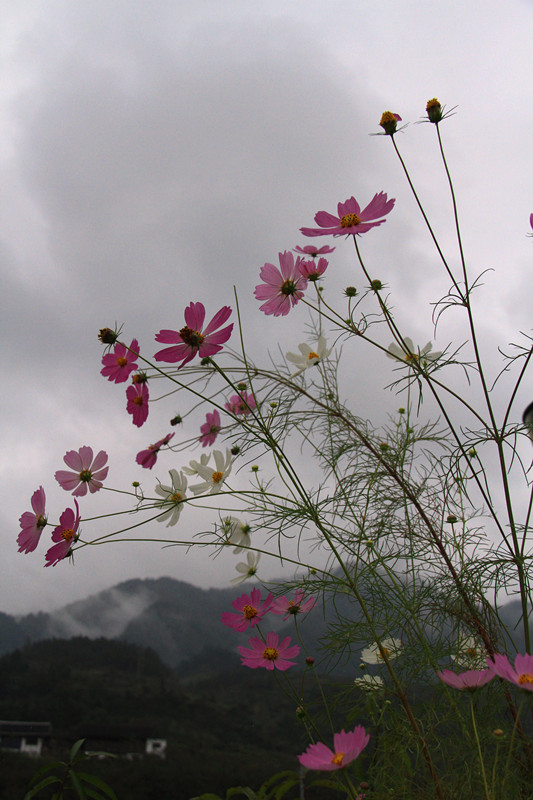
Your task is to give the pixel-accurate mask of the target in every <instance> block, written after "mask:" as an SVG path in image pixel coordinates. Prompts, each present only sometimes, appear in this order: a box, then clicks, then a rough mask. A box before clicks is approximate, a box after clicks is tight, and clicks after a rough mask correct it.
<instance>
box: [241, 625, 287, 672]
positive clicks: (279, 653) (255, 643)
mask: <svg viewBox="0 0 533 800" xmlns="http://www.w3.org/2000/svg"><path fill="white" fill-rule="evenodd" d="M290 641H291V637H290V636H286V637H285V639H283V641H282V642H281V643H280V644H278V642H279V636H278V634H277V633H273V632H272V631H270V632H269V633H267V635H266V641H263V639H260V638H259V636H252V638H251V639H250V641H249V642H248V644H249V645H250V647H249V648H248V647H239V653H240V654H241V663H242V665H243V666H245V667H250V668H251V669H257V668H258V667H264V668H265V669H268V670H270V671H272V670H273V669H279V670H281V672H284V671H285V670H286V669H289V667H293V666H294V663H295V662H294V661H290V660H289V659H291V658H294V657H295V656H297V655H298V653H299V652H300V648H299V647H298V645H297V644H294V645H292V646H290Z"/></svg>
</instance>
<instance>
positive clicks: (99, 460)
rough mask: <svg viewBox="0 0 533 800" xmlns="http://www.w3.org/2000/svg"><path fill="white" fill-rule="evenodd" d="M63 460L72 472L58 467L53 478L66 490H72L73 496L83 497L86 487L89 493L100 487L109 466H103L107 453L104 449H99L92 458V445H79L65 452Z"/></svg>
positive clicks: (105, 462)
mask: <svg viewBox="0 0 533 800" xmlns="http://www.w3.org/2000/svg"><path fill="white" fill-rule="evenodd" d="M63 461H64V462H65V464H66V465H67V467H70V468H71V470H73V472H69V471H68V470H66V469H60V470H58V471H57V472H56V474H55V479H56V481H57V482H58V483H59V485H60V486H61V488H62V489H65V491H66V492H72V494H73V495H74V497H83V496H84V495H86V494H87V488H88V489H89V491H90V492H91V494H94V493H95V492H97V491H98V490H99V489H101V488H102V485H103V484H102V481H104V480H105V479H106V478H107V473H108V472H109V467H106V466H105V464H107V453H106V452H105V451H104V450H100V452H99V453H98V455H97V456H96V458H94V459H93V449H92V447H80V449H79V450H69V451H68V452H67V453H65V455H64V456H63Z"/></svg>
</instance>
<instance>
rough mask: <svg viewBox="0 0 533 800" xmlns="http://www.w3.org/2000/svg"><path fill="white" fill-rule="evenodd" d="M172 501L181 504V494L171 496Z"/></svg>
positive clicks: (175, 493)
mask: <svg viewBox="0 0 533 800" xmlns="http://www.w3.org/2000/svg"><path fill="white" fill-rule="evenodd" d="M170 499H171V500H172V502H173V503H181V494H180V492H174V494H171V495H170Z"/></svg>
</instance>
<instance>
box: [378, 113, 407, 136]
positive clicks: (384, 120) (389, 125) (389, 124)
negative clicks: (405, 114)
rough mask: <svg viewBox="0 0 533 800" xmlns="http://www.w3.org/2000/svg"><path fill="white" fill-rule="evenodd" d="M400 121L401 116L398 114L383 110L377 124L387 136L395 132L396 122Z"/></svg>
mask: <svg viewBox="0 0 533 800" xmlns="http://www.w3.org/2000/svg"><path fill="white" fill-rule="evenodd" d="M401 121H402V118H401V117H400V116H399V115H398V114H393V112H392V111H384V112H383V114H382V115H381V120H380V123H379V124H380V125H381V127H382V128H383V130H384V131H385V133H386V134H387V135H388V136H393V135H394V134H395V133H396V128H397V126H398V122H401ZM382 135H383V134H382Z"/></svg>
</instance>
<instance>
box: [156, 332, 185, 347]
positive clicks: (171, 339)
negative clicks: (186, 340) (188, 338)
mask: <svg viewBox="0 0 533 800" xmlns="http://www.w3.org/2000/svg"><path fill="white" fill-rule="evenodd" d="M155 340H156V342H161V343H162V344H177V343H178V342H181V341H182V338H181V336H180V335H179V332H178V331H170V330H168V329H165V330H161V331H159V333H156V335H155Z"/></svg>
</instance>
